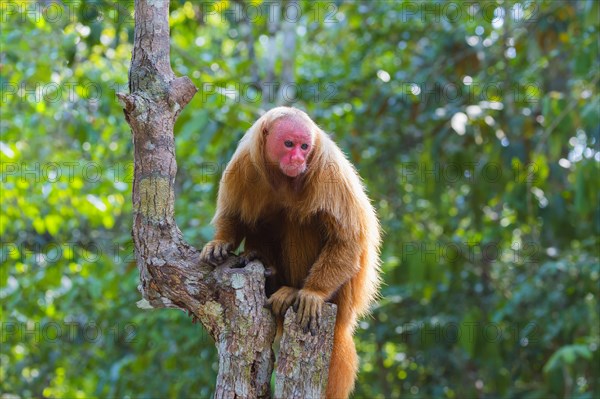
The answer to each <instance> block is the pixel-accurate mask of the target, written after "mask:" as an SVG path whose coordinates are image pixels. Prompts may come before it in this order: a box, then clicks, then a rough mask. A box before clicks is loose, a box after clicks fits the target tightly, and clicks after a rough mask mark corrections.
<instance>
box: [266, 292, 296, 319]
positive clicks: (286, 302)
mask: <svg viewBox="0 0 600 399" xmlns="http://www.w3.org/2000/svg"><path fill="white" fill-rule="evenodd" d="M297 295H298V289H297V288H292V287H285V286H284V287H281V288H280V289H278V290H277V291H275V292H274V293H273V295H271V296H270V297H269V300H268V301H267V307H270V308H271V310H272V311H273V313H274V314H275V315H277V316H284V315H285V312H286V311H287V310H288V308H289V307H290V306H292V305H293V304H294V301H295V300H296V296H297Z"/></svg>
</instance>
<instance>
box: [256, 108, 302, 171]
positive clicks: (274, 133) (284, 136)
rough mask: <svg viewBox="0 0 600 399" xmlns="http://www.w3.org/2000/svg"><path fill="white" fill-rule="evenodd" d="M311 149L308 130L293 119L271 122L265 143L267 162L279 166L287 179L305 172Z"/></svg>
mask: <svg viewBox="0 0 600 399" xmlns="http://www.w3.org/2000/svg"><path fill="white" fill-rule="evenodd" d="M312 147H313V137H312V134H311V131H310V129H309V128H308V127H307V126H306V125H305V124H304V123H303V122H302V121H301V120H299V119H298V118H294V117H283V118H280V119H277V120H276V121H275V122H273V124H272V125H271V127H270V129H269V132H268V135H267V141H266V143H265V151H266V156H267V160H268V161H269V162H272V163H274V164H277V165H279V169H280V170H281V172H283V173H284V174H285V175H286V176H289V177H297V176H299V175H301V174H302V173H304V172H305V171H306V167H307V164H306V162H307V159H308V156H309V154H310V152H311V151H312Z"/></svg>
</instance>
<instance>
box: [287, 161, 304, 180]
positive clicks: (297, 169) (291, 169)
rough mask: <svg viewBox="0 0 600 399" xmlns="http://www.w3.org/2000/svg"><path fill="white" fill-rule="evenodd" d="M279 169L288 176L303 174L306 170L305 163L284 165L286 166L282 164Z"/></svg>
mask: <svg viewBox="0 0 600 399" xmlns="http://www.w3.org/2000/svg"><path fill="white" fill-rule="evenodd" d="M281 170H282V172H283V173H284V174H285V175H286V176H288V177H298V176H300V175H301V174H303V173H304V172H306V165H305V164H299V165H286V166H282V168H281Z"/></svg>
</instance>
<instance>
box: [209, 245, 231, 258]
mask: <svg viewBox="0 0 600 399" xmlns="http://www.w3.org/2000/svg"><path fill="white" fill-rule="evenodd" d="M231 247H232V245H231V243H228V242H226V243H222V242H220V243H218V244H217V245H216V246H215V250H214V252H213V255H214V258H215V260H216V261H217V262H223V261H224V260H225V259H227V258H228V257H229V251H230V250H231Z"/></svg>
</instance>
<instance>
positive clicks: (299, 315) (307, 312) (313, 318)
mask: <svg viewBox="0 0 600 399" xmlns="http://www.w3.org/2000/svg"><path fill="white" fill-rule="evenodd" d="M324 303H325V301H324V300H323V298H322V297H321V296H320V295H319V294H317V293H316V292H314V291H310V290H306V289H301V290H300V291H298V295H297V296H296V301H295V302H294V310H295V311H296V321H297V322H298V323H299V324H300V326H301V327H302V329H303V330H304V332H305V333H307V332H308V331H309V330H310V333H311V334H312V335H315V334H316V333H317V327H318V325H319V321H320V319H321V309H322V308H323V304H324Z"/></svg>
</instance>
